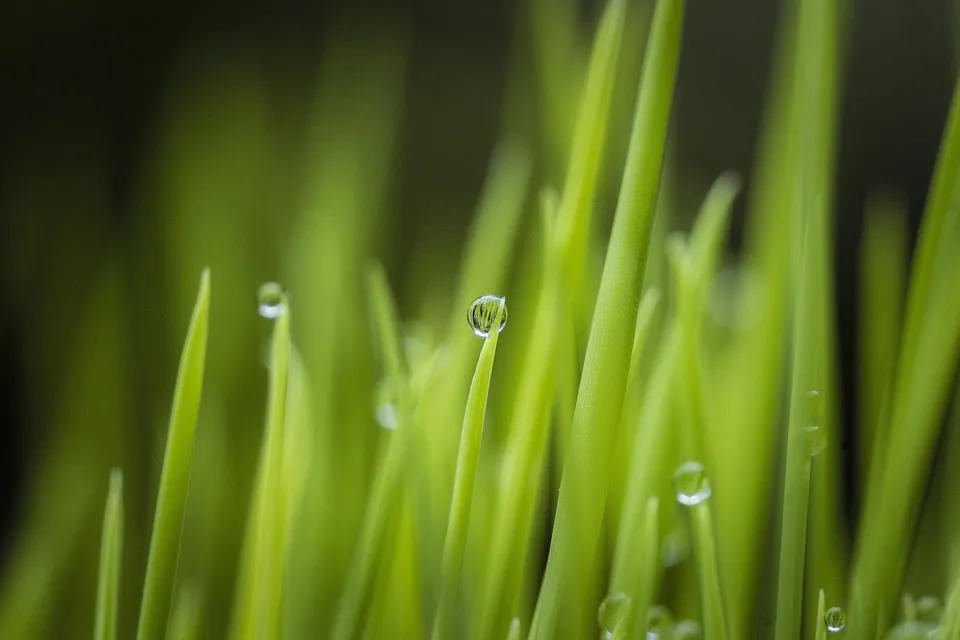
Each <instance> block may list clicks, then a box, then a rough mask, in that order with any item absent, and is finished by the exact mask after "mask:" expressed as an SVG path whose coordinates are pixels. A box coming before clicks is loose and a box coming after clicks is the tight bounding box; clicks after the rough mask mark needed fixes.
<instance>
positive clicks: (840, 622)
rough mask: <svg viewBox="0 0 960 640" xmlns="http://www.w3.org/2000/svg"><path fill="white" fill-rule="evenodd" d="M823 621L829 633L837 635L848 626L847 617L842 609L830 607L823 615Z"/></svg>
mask: <svg viewBox="0 0 960 640" xmlns="http://www.w3.org/2000/svg"><path fill="white" fill-rule="evenodd" d="M823 621H824V623H826V625H827V631H829V632H831V633H837V632H839V631H843V628H844V627H845V626H847V615H846V614H845V613H844V612H843V609H841V608H840V607H830V608H829V609H827V612H826V613H825V614H823Z"/></svg>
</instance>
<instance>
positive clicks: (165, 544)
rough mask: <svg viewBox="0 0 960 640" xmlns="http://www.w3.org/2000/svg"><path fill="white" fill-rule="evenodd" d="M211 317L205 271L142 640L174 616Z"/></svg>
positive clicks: (169, 452) (180, 379)
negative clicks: (173, 608)
mask: <svg viewBox="0 0 960 640" xmlns="http://www.w3.org/2000/svg"><path fill="white" fill-rule="evenodd" d="M209 314H210V272H209V271H208V270H204V272H203V275H202V276H201V278H200V292H199V294H198V295H197V303H196V306H195V307H194V310H193V317H192V319H191V320H190V328H189V329H188V330H187V339H186V343H185V344H184V347H183V356H182V357H181V359H180V370H179V372H178V374H177V384H176V387H175V389H174V392H173V410H172V411H171V414H170V428H169V430H168V431H167V444H166V451H165V453H164V456H163V470H162V471H161V474H160V489H159V492H158V494H157V508H156V512H155V514H154V518H153V533H152V535H151V537H150V552H149V556H148V559H147V573H146V578H145V579H144V585H143V599H142V601H141V604H140V621H139V624H138V627H137V640H159V639H160V638H162V637H164V634H165V631H166V627H167V619H168V618H169V616H170V609H171V602H172V600H173V587H174V579H175V577H176V574H177V557H178V555H179V553H180V531H181V528H182V527H183V512H184V509H185V508H186V502H187V489H188V488H189V486H190V467H191V466H192V464H193V444H194V440H195V436H196V428H197V413H198V411H199V409H200V392H201V390H202V388H203V366H204V359H205V354H206V346H207V319H208V317H209Z"/></svg>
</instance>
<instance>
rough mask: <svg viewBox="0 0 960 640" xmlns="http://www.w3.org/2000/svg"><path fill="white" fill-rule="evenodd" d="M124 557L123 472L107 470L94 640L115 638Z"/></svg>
mask: <svg viewBox="0 0 960 640" xmlns="http://www.w3.org/2000/svg"><path fill="white" fill-rule="evenodd" d="M122 559H123V472H122V471H121V470H120V469H113V470H112V471H111V472H110V489H109V491H108V493H107V506H106V509H105V510H104V514H103V533H102V537H101V539H100V579H99V582H98V584H97V612H96V626H95V628H94V632H93V637H94V640H115V638H116V637H117V615H118V613H119V609H118V607H117V603H118V601H119V599H120V568H121V563H122Z"/></svg>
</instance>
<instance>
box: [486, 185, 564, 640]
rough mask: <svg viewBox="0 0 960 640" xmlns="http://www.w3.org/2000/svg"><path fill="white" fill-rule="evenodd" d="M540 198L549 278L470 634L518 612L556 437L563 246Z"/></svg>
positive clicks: (493, 630)
mask: <svg viewBox="0 0 960 640" xmlns="http://www.w3.org/2000/svg"><path fill="white" fill-rule="evenodd" d="M548 193H549V192H547V191H545V192H544V194H542V197H541V205H542V210H541V214H542V222H543V225H544V265H543V283H542V284H541V287H540V289H539V293H538V296H537V302H536V309H535V311H534V316H535V317H534V320H533V331H532V333H531V334H530V340H529V342H528V343H527V345H526V349H525V351H524V354H523V364H522V366H521V372H520V373H521V375H520V376H519V382H518V384H519V388H518V392H517V394H516V397H515V400H514V406H513V408H512V413H511V415H510V428H509V432H508V434H507V444H506V449H505V452H504V460H503V470H502V472H501V473H502V476H503V480H502V487H503V489H502V490H501V491H500V493H499V495H498V499H497V504H496V511H495V513H494V516H493V522H494V525H493V529H492V533H491V536H492V538H491V540H490V542H489V545H488V547H489V553H488V558H487V560H486V564H487V566H486V567H485V570H484V575H483V578H482V585H481V587H480V597H479V607H478V610H479V615H477V616H475V617H474V623H473V629H472V633H471V635H472V637H475V638H482V639H488V638H496V637H499V635H501V634H502V633H503V629H502V626H501V625H505V624H506V620H507V619H509V617H510V616H512V615H514V614H515V613H516V611H515V608H516V606H517V599H518V596H519V592H520V589H521V586H522V583H523V578H524V568H525V567H526V562H525V558H526V556H527V553H528V547H529V545H531V541H530V539H529V538H530V531H531V527H532V526H533V523H532V521H533V517H534V508H535V505H536V496H537V495H538V494H539V492H540V490H541V488H542V474H541V470H542V469H543V468H544V460H545V456H546V452H547V444H548V441H549V434H550V408H551V406H552V404H553V398H554V390H555V385H556V378H557V373H556V367H555V364H554V363H555V358H556V357H557V356H556V354H555V348H556V341H557V339H558V338H557V336H558V335H559V332H560V329H561V318H560V317H559V316H560V313H561V306H560V303H559V298H560V291H561V274H560V250H559V246H558V242H557V238H556V215H557V211H556V209H555V208H554V204H555V203H554V201H553V198H550V197H549V196H548V195H547V194H548Z"/></svg>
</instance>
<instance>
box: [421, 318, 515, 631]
mask: <svg viewBox="0 0 960 640" xmlns="http://www.w3.org/2000/svg"><path fill="white" fill-rule="evenodd" d="M503 313H504V302H503V301H501V303H500V304H499V306H498V308H497V312H496V315H495V316H494V320H493V324H492V329H491V331H490V334H489V335H488V336H487V338H486V339H485V340H484V342H483V348H482V349H481V350H480V357H479V358H478V360H477V369H476V372H475V373H474V374H473V382H471V384H470V393H469V395H468V396H467V406H466V409H465V411H464V414H463V428H462V429H461V435H460V451H459V453H458V455H457V475H456V479H455V481H454V484H453V500H452V502H451V505H450V516H449V520H448V522H447V535H446V540H445V542H444V545H443V560H442V563H441V567H440V603H439V605H438V606H437V614H436V618H435V619H434V623H433V635H432V638H433V640H442V639H443V638H448V637H451V633H452V630H453V618H454V610H455V607H456V603H457V594H458V592H459V588H460V570H461V567H462V565H463V551H464V548H465V546H466V543H467V530H468V526H469V523H470V505H471V502H472V500H473V489H474V483H475V480H476V475H477V461H478V458H479V457H480V444H481V441H482V439H483V421H484V418H485V415H486V410H487V396H488V394H489V392H490V378H491V376H492V375H493V361H494V358H495V357H496V353H497V340H498V338H499V336H500V330H499V327H500V319H501V317H502V315H503Z"/></svg>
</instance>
